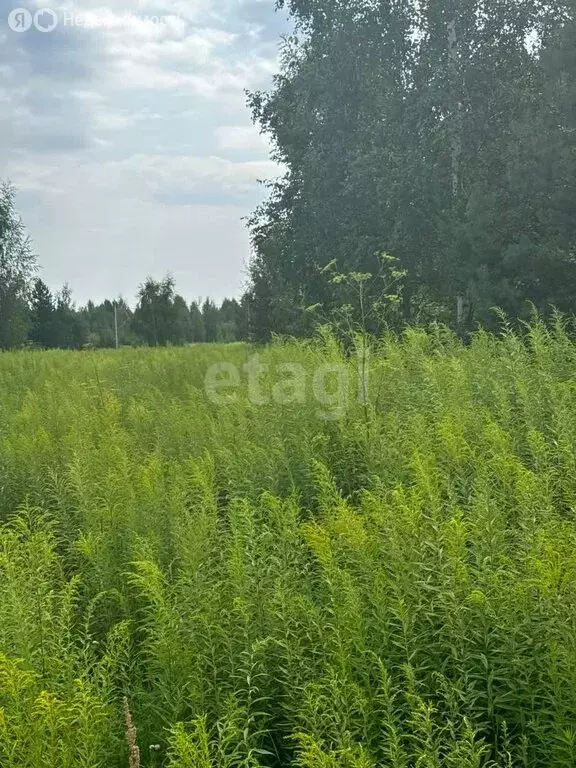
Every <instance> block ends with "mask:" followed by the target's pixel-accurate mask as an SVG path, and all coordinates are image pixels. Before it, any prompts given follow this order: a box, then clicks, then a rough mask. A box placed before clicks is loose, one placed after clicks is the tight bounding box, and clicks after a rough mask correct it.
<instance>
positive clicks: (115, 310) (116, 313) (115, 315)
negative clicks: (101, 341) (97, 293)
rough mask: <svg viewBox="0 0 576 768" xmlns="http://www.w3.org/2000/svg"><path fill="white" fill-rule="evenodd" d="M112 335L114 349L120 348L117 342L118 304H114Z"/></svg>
mask: <svg viewBox="0 0 576 768" xmlns="http://www.w3.org/2000/svg"><path fill="white" fill-rule="evenodd" d="M114 335H115V338H116V349H118V348H119V347H120V343H119V340H118V302H117V301H115V302H114Z"/></svg>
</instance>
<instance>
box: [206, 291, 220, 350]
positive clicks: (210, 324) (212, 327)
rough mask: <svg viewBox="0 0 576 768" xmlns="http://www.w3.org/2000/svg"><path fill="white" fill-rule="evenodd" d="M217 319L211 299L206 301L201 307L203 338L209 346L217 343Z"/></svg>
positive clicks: (215, 307)
mask: <svg viewBox="0 0 576 768" xmlns="http://www.w3.org/2000/svg"><path fill="white" fill-rule="evenodd" d="M219 319H220V318H219V312H218V307H217V306H216V304H214V302H213V301H212V300H211V299H206V301H205V302H204V304H203V305H202V320H203V322H204V338H205V341H206V342H208V343H209V344H212V343H214V342H216V341H218V324H219Z"/></svg>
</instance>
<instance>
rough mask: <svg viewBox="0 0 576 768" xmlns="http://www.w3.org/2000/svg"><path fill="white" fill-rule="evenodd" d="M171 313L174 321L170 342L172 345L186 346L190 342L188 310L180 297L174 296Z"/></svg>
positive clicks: (190, 332) (190, 330)
mask: <svg viewBox="0 0 576 768" xmlns="http://www.w3.org/2000/svg"><path fill="white" fill-rule="evenodd" d="M173 313H174V320H173V325H172V337H171V339H170V341H171V342H172V343H173V344H188V343H189V342H191V341H192V328H191V324H190V310H189V309H188V304H186V301H185V300H184V299H183V298H182V296H174V302H173Z"/></svg>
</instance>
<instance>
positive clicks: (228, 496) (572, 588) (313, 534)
mask: <svg viewBox="0 0 576 768" xmlns="http://www.w3.org/2000/svg"><path fill="white" fill-rule="evenodd" d="M253 354H254V350H250V349H249V348H247V347H244V346H242V345H233V346H213V347H203V346H200V347H191V348H187V349H165V350H131V349H127V350H120V351H119V352H113V351H110V352H103V353H97V352H87V353H68V352H46V353H41V352H22V353H14V354H5V355H2V356H1V357H0V389H1V394H2V397H1V399H0V519H1V520H2V521H3V525H2V527H1V528H0V765H1V766H2V768H69V767H70V768H71V767H72V766H74V767H76V766H79V767H83V768H97V767H98V768H115V767H116V766H118V767H119V768H120V767H122V768H128V766H129V765H131V766H136V765H137V756H136V753H135V749H134V748H133V749H132V755H131V756H130V755H129V747H128V742H127V737H126V724H125V711H124V701H125V700H127V702H128V707H129V709H130V712H131V717H132V719H133V723H134V725H135V727H136V729H137V740H138V745H139V748H140V753H141V754H140V762H141V765H142V766H146V768H148V767H150V768H151V767H153V766H171V768H209V767H210V766H211V767H213V768H229V767H230V768H235V767H236V766H246V767H247V766H257V765H260V766H267V767H268V766H269V767H270V768H279V767H280V766H288V765H294V766H300V768H341V767H342V768H370V767H371V766H393V767H394V768H401V767H404V768H408V767H409V766H410V767H412V766H414V767H416V766H422V767H424V768H432V767H434V766H454V768H456V767H458V768H465V767H466V766H489V765H497V766H501V767H502V768H504V767H505V766H571V767H572V768H573V766H574V765H575V764H576V461H575V455H574V449H575V445H576V343H575V342H574V341H573V340H572V339H571V338H570V336H569V335H568V334H567V333H566V332H565V330H564V329H563V327H562V324H561V323H560V322H558V324H557V325H556V326H555V327H552V328H550V329H546V328H545V327H543V326H542V325H541V324H539V323H535V324H534V326H533V327H532V328H531V329H530V330H529V332H528V331H527V332H526V334H525V335H524V336H523V337H522V338H521V337H519V336H515V335H513V334H512V333H508V332H504V333H503V334H501V335H500V336H498V337H495V336H489V335H487V334H479V335H477V336H476V337H475V339H474V340H473V342H472V343H471V344H470V345H468V346H465V345H463V344H461V343H460V342H458V341H457V340H456V339H455V338H453V337H452V336H451V335H450V334H449V333H448V332H447V331H444V330H442V329H435V330H432V331H430V332H428V333H427V332H424V331H417V330H413V331H409V332H407V333H406V334H405V336H404V337H403V338H402V339H401V340H395V339H392V338H389V339H384V340H382V341H380V342H379V343H378V344H377V345H375V348H374V349H373V350H372V353H371V355H370V358H369V361H368V362H367V367H368V366H369V388H368V402H363V400H364V399H365V398H363V397H362V396H361V394H362V389H363V388H362V386H361V381H360V380H359V375H358V360H357V359H355V358H354V357H353V356H352V357H345V356H344V355H343V353H342V352H341V350H340V348H339V346H338V344H337V343H336V342H335V341H334V340H333V339H332V338H331V337H330V336H329V335H328V334H325V335H324V336H323V337H321V338H319V339H318V340H317V341H315V342H311V343H308V344H295V343H282V342H278V343H277V344H275V345H273V346H271V347H269V348H267V349H265V350H261V351H260V352H259V354H260V361H261V363H265V364H267V365H268V366H269V368H268V369H267V370H266V371H265V372H264V373H263V375H262V376H261V377H260V380H259V381H258V388H257V389H258V391H256V388H255V379H252V380H250V379H249V374H248V373H245V372H244V371H243V370H242V368H238V371H239V374H238V377H237V378H235V374H233V370H235V369H233V368H232V366H241V365H242V364H243V363H244V362H246V361H247V360H250V359H251V360H252V361H254V358H253V357H252V356H253ZM215 363H225V364H226V366H225V367H222V369H221V372H220V374H219V375H220V376H224V379H226V380H227V381H228V383H230V382H234V383H235V384H236V388H232V387H228V388H227V389H225V390H224V389H220V390H219V393H218V398H217V400H218V401H217V402H216V398H214V397H210V396H209V393H208V394H207V391H206V374H207V371H208V369H209V366H211V365H214V364H215ZM327 363H329V364H330V365H332V366H334V371H333V379H334V381H332V382H331V387H329V386H328V383H327V382H328V378H326V379H325V380H324V379H322V378H320V379H318V378H316V379H315V378H314V377H315V376H317V373H315V372H317V371H318V370H319V369H322V366H324V369H322V370H325V371H326V370H328V369H326V368H325V366H326V364H327ZM251 364H252V363H251ZM287 364H290V365H291V366H292V368H291V369H288V368H286V365H287ZM282 365H283V366H284V368H282V367H280V366H282ZM295 366H296V367H297V366H301V367H300V368H297V370H299V371H300V372H304V374H303V375H304V379H303V382H302V383H301V384H298V386H296V385H295V384H294V373H292V374H290V373H289V370H292V371H294V370H296V368H295ZM336 366H340V368H337V367H336ZM342 366H345V367H346V370H344V369H343V368H342ZM246 370H248V369H246ZM222 371H223V373H222ZM338 371H340V373H338ZM346 374H347V375H346ZM210 376H211V374H210V373H209V378H210ZM291 376H292V385H293V387H292V396H291V395H290V392H289V391H288V393H287V392H286V390H285V389H282V387H284V388H285V387H286V381H287V380H289V379H290V377H291ZM226 377H227V378H226ZM315 381H316V385H318V383H319V382H320V383H322V382H323V383H324V384H325V385H326V386H325V388H324V389H325V391H324V392H323V398H322V397H321V396H320V395H321V394H322V392H320V391H319V386H316V387H315V384H314V382H315ZM359 384H360V386H359ZM301 385H302V386H305V387H306V389H305V391H304V389H301V388H299V387H300V386H301ZM289 389H290V387H288V390H289ZM320 389H321V387H320ZM303 392H304V395H303ZM335 393H336V394H335ZM271 395H272V396H271ZM344 395H345V397H344ZM291 400H294V401H295V402H291ZM321 401H322V402H321Z"/></svg>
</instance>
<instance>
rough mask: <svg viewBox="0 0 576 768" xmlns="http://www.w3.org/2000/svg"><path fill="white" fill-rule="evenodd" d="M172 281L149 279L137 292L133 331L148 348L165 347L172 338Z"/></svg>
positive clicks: (173, 315) (168, 279) (173, 318)
mask: <svg viewBox="0 0 576 768" xmlns="http://www.w3.org/2000/svg"><path fill="white" fill-rule="evenodd" d="M175 322H176V312H175V309H174V279H173V278H172V277H171V276H167V277H165V278H164V280H162V281H156V280H153V279H152V278H151V277H149V278H148V279H147V280H146V282H145V283H144V284H143V285H141V286H140V289H139V291H138V305H137V307H136V311H135V312H134V321H133V325H134V330H135V331H136V333H137V334H138V335H139V336H140V337H141V338H142V340H143V341H144V342H145V343H146V344H148V345H150V346H159V345H160V346H165V345H166V344H168V343H169V342H171V341H172V340H173V338H174V327H175Z"/></svg>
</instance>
